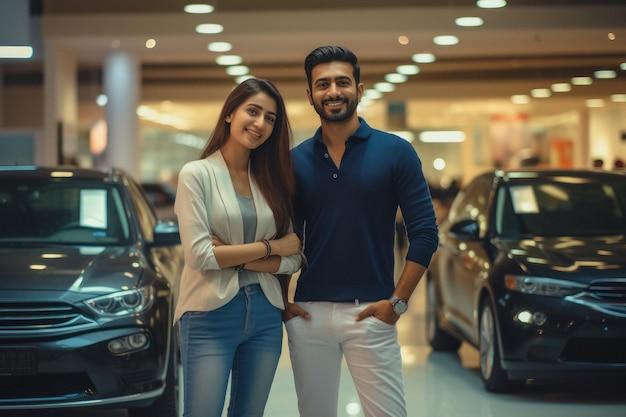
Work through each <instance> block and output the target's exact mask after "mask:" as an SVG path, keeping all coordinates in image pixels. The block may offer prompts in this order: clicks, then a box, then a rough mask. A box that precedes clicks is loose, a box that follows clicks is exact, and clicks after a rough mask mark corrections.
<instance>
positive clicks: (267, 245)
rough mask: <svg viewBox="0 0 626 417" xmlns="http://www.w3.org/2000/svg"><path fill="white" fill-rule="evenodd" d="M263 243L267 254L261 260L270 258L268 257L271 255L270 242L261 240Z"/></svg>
mask: <svg viewBox="0 0 626 417" xmlns="http://www.w3.org/2000/svg"><path fill="white" fill-rule="evenodd" d="M263 243H265V246H266V247H267V253H266V254H265V256H264V257H263V258H261V259H267V258H269V257H270V255H271V254H272V247H271V246H270V241H269V240H267V239H263Z"/></svg>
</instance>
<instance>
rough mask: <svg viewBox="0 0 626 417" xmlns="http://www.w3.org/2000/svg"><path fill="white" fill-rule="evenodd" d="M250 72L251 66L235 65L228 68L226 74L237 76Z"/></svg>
mask: <svg viewBox="0 0 626 417" xmlns="http://www.w3.org/2000/svg"><path fill="white" fill-rule="evenodd" d="M249 72H250V68H248V67H247V66H245V65H233V66H231V67H228V68H226V74H228V75H230V76H232V77H236V76H239V75H246V74H248V73H249Z"/></svg>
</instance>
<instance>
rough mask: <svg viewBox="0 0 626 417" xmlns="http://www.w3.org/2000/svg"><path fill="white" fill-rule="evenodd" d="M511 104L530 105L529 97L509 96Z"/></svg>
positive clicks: (524, 95) (523, 95)
mask: <svg viewBox="0 0 626 417" xmlns="http://www.w3.org/2000/svg"><path fill="white" fill-rule="evenodd" d="M511 103H513V104H528V103H530V97H529V96H528V95H527V94H515V95H512V96H511Z"/></svg>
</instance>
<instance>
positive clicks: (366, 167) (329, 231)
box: [292, 118, 437, 302]
mask: <svg viewBox="0 0 626 417" xmlns="http://www.w3.org/2000/svg"><path fill="white" fill-rule="evenodd" d="M359 120H360V122H361V125H360V127H359V128H358V129H357V131H356V132H355V133H354V134H353V135H352V136H351V137H350V138H349V139H348V141H347V142H346V149H345V153H344V155H343V159H342V160H341V165H340V167H339V168H337V167H336V166H335V164H334V162H333V160H332V158H331V157H330V155H329V153H328V150H327V148H326V145H324V143H323V142H322V136H321V134H322V132H321V128H319V129H318V130H317V132H316V133H315V135H314V136H313V137H312V138H310V139H308V140H306V141H304V142H303V143H301V144H300V145H298V146H296V147H295V148H294V149H293V150H292V155H293V161H294V168H295V172H296V186H297V199H296V204H295V212H296V230H298V231H299V232H300V233H301V234H302V236H303V239H304V253H305V255H306V257H307V260H308V267H307V268H306V269H304V270H303V271H302V272H301V274H300V278H299V279H298V285H297V287H296V294H295V300H296V301H333V302H342V301H353V300H355V299H358V300H361V301H378V300H382V299H385V298H388V297H389V296H390V295H391V293H392V292H393V289H394V276H393V271H394V267H393V263H394V242H395V240H394V239H395V218H396V211H397V208H398V206H400V208H401V210H402V214H403V217H404V220H405V224H406V227H407V237H408V240H409V249H408V253H407V257H406V258H407V259H408V260H411V261H414V262H417V263H419V264H421V265H424V266H426V267H427V266H428V264H429V263H430V259H431V257H432V254H433V253H434V252H435V250H436V249H437V224H436V218H435V212H434V210H433V205H432V200H431V196H430V190H429V188H428V184H427V182H426V180H425V178H424V174H423V172H422V164H421V161H420V159H419V157H418V155H417V153H416V152H415V149H414V148H413V146H412V145H411V144H410V143H409V142H407V141H406V140H404V139H402V138H400V137H398V136H396V135H392V134H389V133H386V132H383V131H380V130H376V129H372V128H371V127H370V126H368V125H367V123H366V122H365V121H364V120H363V119H362V118H359Z"/></svg>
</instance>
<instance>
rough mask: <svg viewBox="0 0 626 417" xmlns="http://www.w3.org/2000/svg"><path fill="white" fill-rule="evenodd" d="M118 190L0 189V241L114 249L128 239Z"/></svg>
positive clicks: (89, 186) (72, 186)
mask: <svg viewBox="0 0 626 417" xmlns="http://www.w3.org/2000/svg"><path fill="white" fill-rule="evenodd" d="M122 207H123V205H122V200H121V196H120V193H119V190H118V189H117V188H116V187H115V186H112V185H102V184H93V183H90V182H53V183H22V184H11V185H2V186H0V223H1V225H0V242H2V241H5V242H13V241H18V242H42V243H48V244H55V243H60V244H64V243H70V244H81V245H114V244H119V243H121V242H123V241H126V240H127V239H128V238H129V230H130V228H129V224H128V220H127V219H126V217H125V216H124V215H123V213H124V210H123V209H122Z"/></svg>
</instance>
